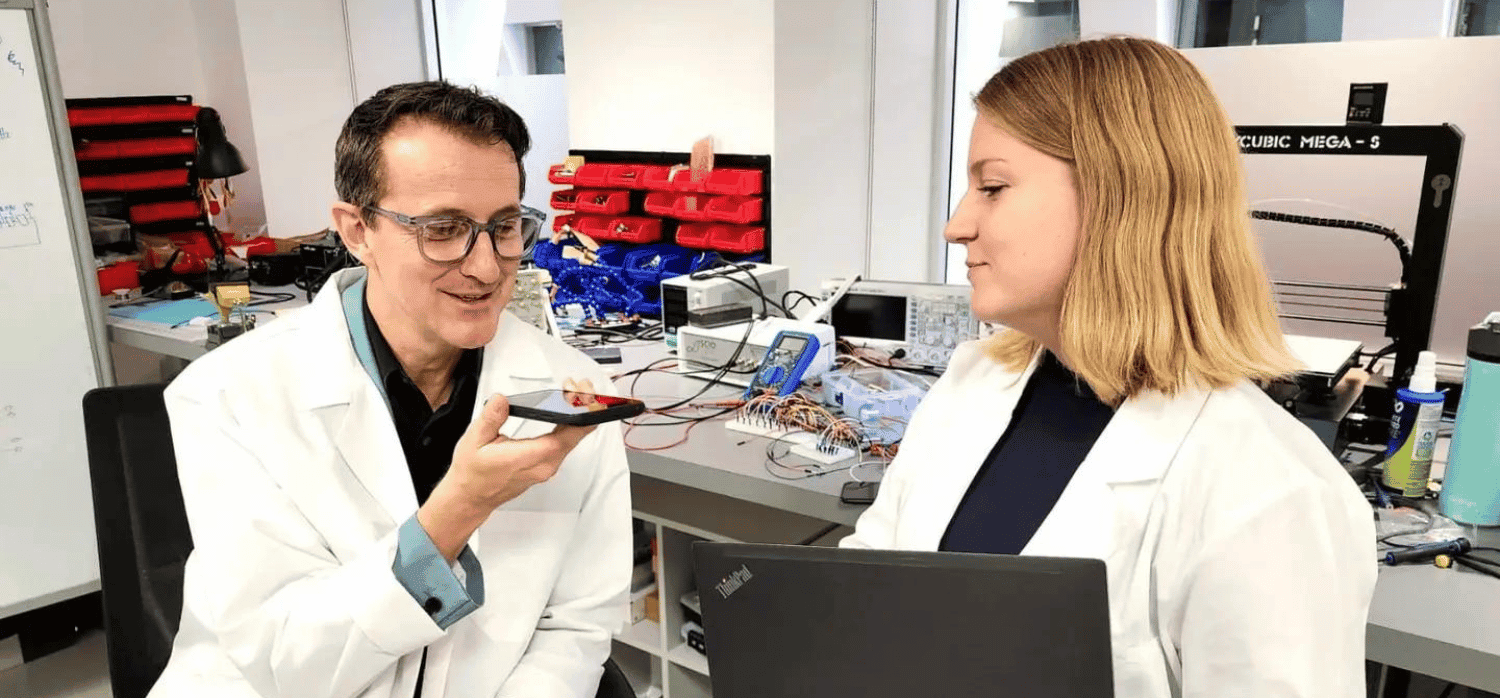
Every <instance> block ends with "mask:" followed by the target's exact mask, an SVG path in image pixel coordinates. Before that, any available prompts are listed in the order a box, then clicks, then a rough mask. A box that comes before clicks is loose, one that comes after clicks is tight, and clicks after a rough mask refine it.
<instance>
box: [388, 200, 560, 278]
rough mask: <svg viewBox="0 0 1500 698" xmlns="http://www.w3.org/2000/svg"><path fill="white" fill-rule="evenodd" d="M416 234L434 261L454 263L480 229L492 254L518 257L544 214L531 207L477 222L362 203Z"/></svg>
mask: <svg viewBox="0 0 1500 698" xmlns="http://www.w3.org/2000/svg"><path fill="white" fill-rule="evenodd" d="M364 208H365V209H366V210H368V211H372V212H374V213H378V214H380V215H382V216H385V217H386V218H389V219H391V220H393V221H395V222H396V223H398V224H400V225H402V226H404V227H406V228H407V229H409V230H411V231H412V232H414V233H416V234H417V250H419V251H420V252H421V253H422V257H423V258H424V259H426V260H427V261H429V262H432V263H433V264H442V265H456V264H458V263H460V262H462V261H464V258H465V257H468V256H469V252H471V251H473V249H474V241H475V240H476V239H478V238H479V234H480V233H481V232H485V233H489V234H490V243H491V246H492V247H493V248H494V250H495V254H498V255H500V256H501V257H503V258H505V259H520V258H522V257H524V256H526V253H527V252H528V251H530V250H531V246H532V245H535V244H536V240H537V235H538V233H540V231H541V229H542V224H543V223H545V222H546V221H547V214H545V213H542V212H541V211H538V210H536V209H534V208H531V207H530V206H522V207H521V212H520V213H518V214H516V215H513V216H506V217H505V218H502V219H500V220H497V221H490V222H489V223H480V222H479V221H476V220H474V219H472V218H466V217H463V216H415V217H413V216H408V215H406V214H402V213H396V212H395V211H387V210H385V209H383V208H380V207H378V206H365V207H364Z"/></svg>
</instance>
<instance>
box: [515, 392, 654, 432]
mask: <svg viewBox="0 0 1500 698" xmlns="http://www.w3.org/2000/svg"><path fill="white" fill-rule="evenodd" d="M505 399H506V400H509V401H510V413H511V415H512V416H515V417H520V418H522V419H535V420H537V421H539V422H551V423H553V424H567V425H571V426H576V427H586V426H591V425H594V424H603V423H605V422H613V421H616V420H620V419H630V418H631V417H634V416H636V415H638V414H640V413H642V412H645V411H646V404H645V403H643V402H641V401H640V400H634V399H631V398H628V397H615V396H613V395H595V394H593V393H580V392H578V391H576V390H538V391H536V392H534V393H521V394H520V395H507V396H505Z"/></svg>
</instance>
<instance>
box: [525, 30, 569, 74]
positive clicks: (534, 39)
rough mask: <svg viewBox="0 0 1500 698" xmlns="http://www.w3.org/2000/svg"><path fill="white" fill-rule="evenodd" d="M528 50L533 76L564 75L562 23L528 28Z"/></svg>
mask: <svg viewBox="0 0 1500 698" xmlns="http://www.w3.org/2000/svg"><path fill="white" fill-rule="evenodd" d="M526 38H527V39H529V41H527V42H526V43H527V47H526V48H527V50H528V51H529V53H530V55H529V57H528V60H529V61H530V63H531V74H532V75H562V74H563V38H562V23H561V22H551V23H548V24H533V25H530V26H528V27H526Z"/></svg>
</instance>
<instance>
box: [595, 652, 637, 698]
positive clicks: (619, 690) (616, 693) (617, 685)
mask: <svg viewBox="0 0 1500 698" xmlns="http://www.w3.org/2000/svg"><path fill="white" fill-rule="evenodd" d="M594 698H635V689H633V688H631V687H630V679H627V678H625V672H623V671H621V670H620V665H619V664H616V663H615V658H614V657H610V658H609V659H606V660H604V675H603V676H601V677H599V692H598V693H595V694H594Z"/></svg>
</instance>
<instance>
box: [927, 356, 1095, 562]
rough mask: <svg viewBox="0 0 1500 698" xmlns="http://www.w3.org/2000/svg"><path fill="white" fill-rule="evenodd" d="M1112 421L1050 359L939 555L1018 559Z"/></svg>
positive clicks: (1087, 391) (1037, 375)
mask: <svg viewBox="0 0 1500 698" xmlns="http://www.w3.org/2000/svg"><path fill="white" fill-rule="evenodd" d="M1113 416H1114V409H1113V408H1111V407H1110V406H1109V405H1106V404H1104V403H1103V402H1100V401H1099V398H1098V397H1096V396H1095V395H1094V391H1093V390H1091V389H1089V387H1088V384H1087V383H1084V382H1083V381H1082V380H1079V379H1078V377H1077V376H1075V375H1073V373H1072V372H1071V371H1069V370H1068V369H1067V367H1065V366H1063V365H1062V363H1061V362H1059V361H1058V360H1057V358H1056V357H1054V356H1053V355H1052V354H1051V352H1048V353H1046V354H1044V355H1043V356H1042V359H1041V362H1040V364H1039V365H1038V366H1037V368H1036V371H1034V372H1033V373H1032V375H1031V380H1030V381H1028V382H1027V383H1026V387H1025V389H1023V390H1022V392H1021V399H1020V400H1019V401H1018V402H1017V403H1016V410H1015V412H1014V413H1013V414H1012V415H1011V419H1010V426H1008V427H1006V429H1005V433H1004V434H1001V435H1000V440H999V441H997V442H995V447H994V448H993V449H991V450H990V455H989V457H988V458H986V459H985V461H984V465H983V466H981V467H980V469H979V473H978V474H976V475H975V476H974V481H973V482H972V483H970V485H969V491H968V492H967V493H965V494H964V498H963V501H962V502H960V503H959V505H958V509H957V510H956V511H955V512H954V513H953V519H952V520H951V521H949V522H948V530H947V532H945V533H944V534H943V540H942V543H941V544H940V545H939V549H940V550H951V551H955V552H966V553H995V554H1001V555H1016V554H1019V553H1020V552H1021V549H1022V548H1025V547H1026V543H1027V542H1028V541H1030V540H1031V537H1032V536H1034V535H1036V532H1037V529H1039V528H1041V526H1042V521H1043V520H1044V519H1046V518H1047V515H1048V514H1049V513H1051V512H1052V507H1053V506H1054V505H1056V504H1057V500H1058V498H1059V497H1061V496H1062V492H1063V488H1065V487H1067V486H1068V481H1069V480H1071V479H1073V473H1074V472H1076V471H1077V470H1078V466H1079V464H1081V463H1083V459H1084V457H1086V456H1087V455H1088V454H1089V451H1090V450H1092V449H1093V447H1094V442H1095V441H1096V440H1098V438H1099V434H1101V433H1103V431H1104V427H1105V426H1106V425H1108V424H1109V420H1110V418H1111V417H1113Z"/></svg>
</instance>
